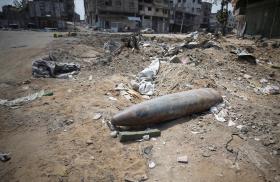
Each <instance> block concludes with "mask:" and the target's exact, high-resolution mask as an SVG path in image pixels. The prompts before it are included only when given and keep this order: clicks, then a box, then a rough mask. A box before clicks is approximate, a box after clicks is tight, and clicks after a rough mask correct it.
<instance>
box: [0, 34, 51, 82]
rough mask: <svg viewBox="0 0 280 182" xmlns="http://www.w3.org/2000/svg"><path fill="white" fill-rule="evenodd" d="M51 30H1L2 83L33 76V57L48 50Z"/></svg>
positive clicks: (0, 60) (0, 73)
mask: <svg viewBox="0 0 280 182" xmlns="http://www.w3.org/2000/svg"><path fill="white" fill-rule="evenodd" d="M51 41H53V33H51V32H34V31H0V65H1V66H0V75H1V76H0V83H3V82H4V83H5V82H19V81H24V80H26V79H29V78H30V77H31V63H32V59H33V58H34V57H36V56H39V55H41V54H43V53H44V52H46V47H47V45H48V44H49V43H50V42H51Z"/></svg>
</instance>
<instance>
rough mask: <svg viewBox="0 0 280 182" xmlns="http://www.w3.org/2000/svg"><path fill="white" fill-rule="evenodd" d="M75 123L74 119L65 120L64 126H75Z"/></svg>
mask: <svg viewBox="0 0 280 182" xmlns="http://www.w3.org/2000/svg"><path fill="white" fill-rule="evenodd" d="M73 123H74V120H72V119H67V120H64V121H63V124H64V125H67V126H69V125H71V124H73Z"/></svg>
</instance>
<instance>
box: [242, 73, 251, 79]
mask: <svg viewBox="0 0 280 182" xmlns="http://www.w3.org/2000/svg"><path fill="white" fill-rule="evenodd" d="M243 77H244V78H246V79H251V78H252V76H251V75H247V74H244V75H243Z"/></svg>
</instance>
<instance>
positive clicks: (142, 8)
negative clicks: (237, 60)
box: [84, 0, 212, 33]
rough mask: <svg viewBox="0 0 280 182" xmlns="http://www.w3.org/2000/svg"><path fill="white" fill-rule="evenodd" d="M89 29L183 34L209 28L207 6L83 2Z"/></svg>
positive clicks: (176, 1)
mask: <svg viewBox="0 0 280 182" xmlns="http://www.w3.org/2000/svg"><path fill="white" fill-rule="evenodd" d="M84 4H85V19H86V21H87V23H88V24H89V25H90V26H95V27H98V28H103V29H110V30H111V31H115V32H116V31H125V30H128V31H129V30H138V29H139V28H151V29H153V30H154V31H155V32H158V33H166V32H187V31H193V30H198V29H199V28H200V24H201V22H202V20H203V22H202V23H203V26H209V15H210V13H211V8H212V5H211V3H205V5H204V6H203V7H204V11H202V5H203V3H202V2H201V0H171V1H169V0H115V1H113V0H85V1H84ZM203 13H204V14H203Z"/></svg>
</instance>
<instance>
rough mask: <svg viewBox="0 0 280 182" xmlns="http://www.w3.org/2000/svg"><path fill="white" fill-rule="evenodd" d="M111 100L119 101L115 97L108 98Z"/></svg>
mask: <svg viewBox="0 0 280 182" xmlns="http://www.w3.org/2000/svg"><path fill="white" fill-rule="evenodd" d="M108 98H109V100H112V101H117V100H118V99H116V98H115V97H111V96H110V97H108Z"/></svg>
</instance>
